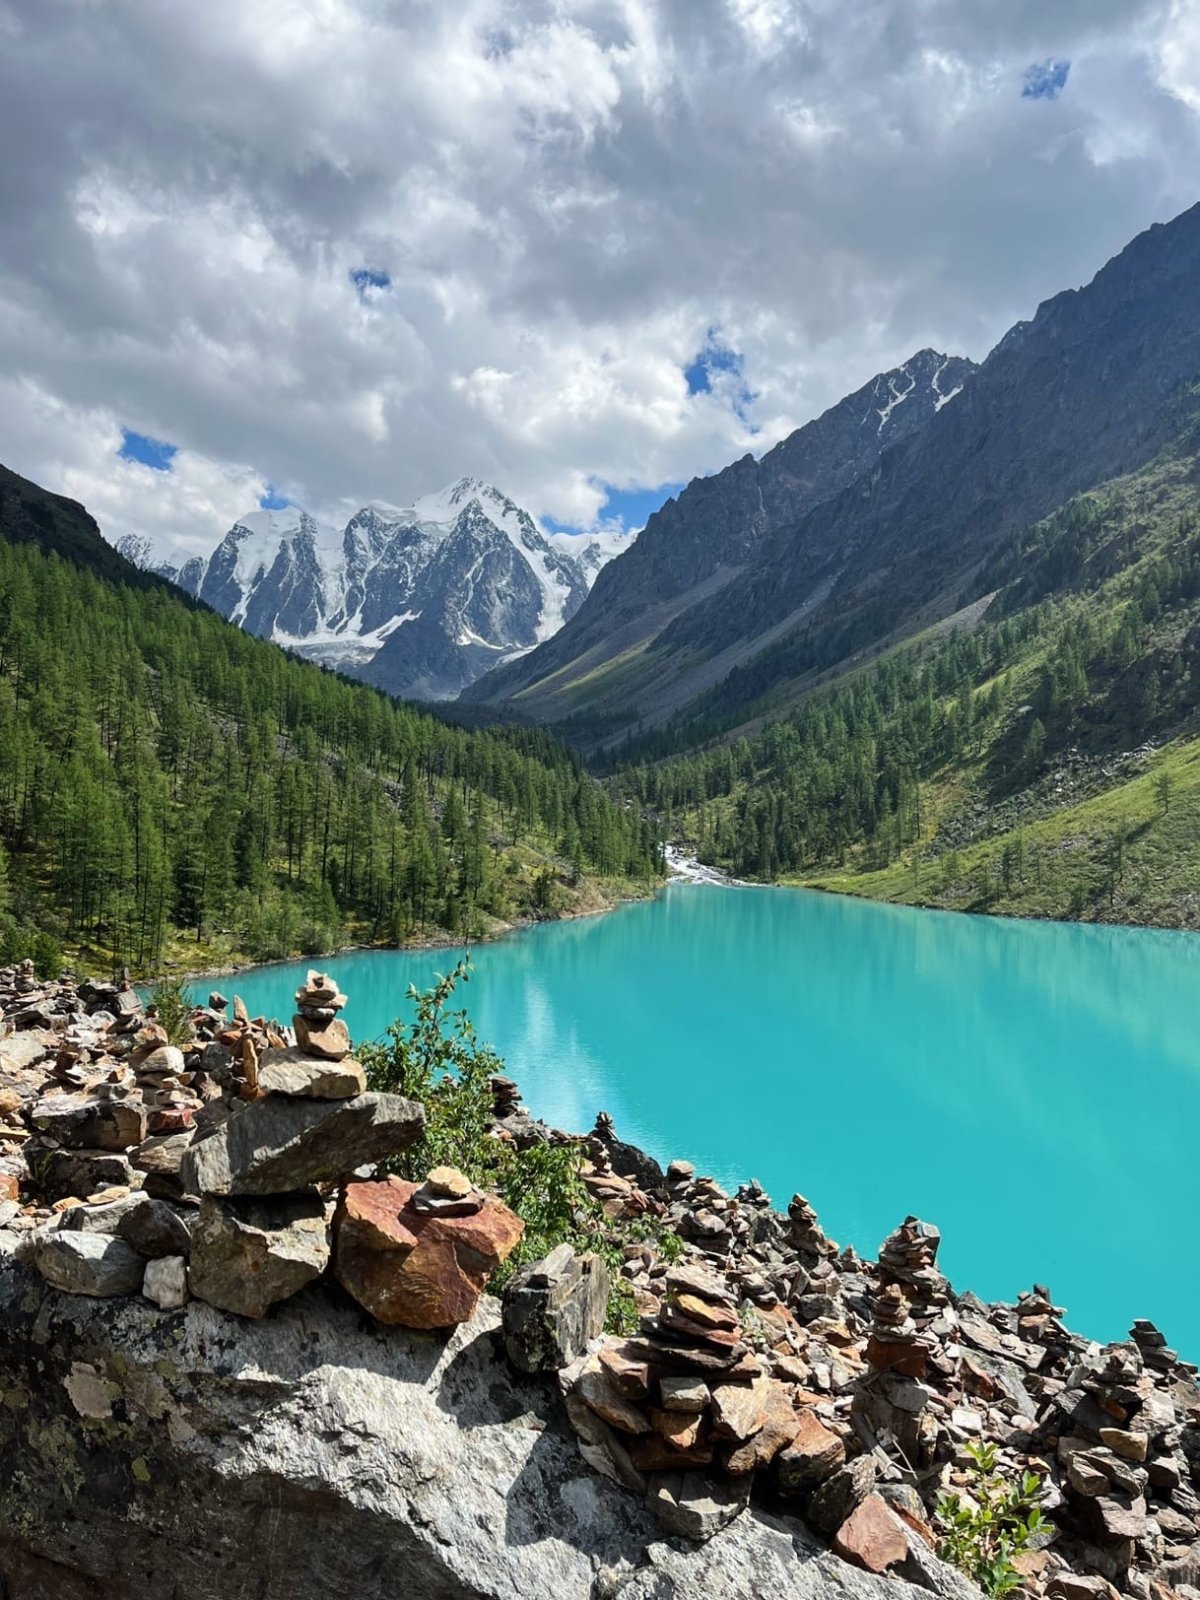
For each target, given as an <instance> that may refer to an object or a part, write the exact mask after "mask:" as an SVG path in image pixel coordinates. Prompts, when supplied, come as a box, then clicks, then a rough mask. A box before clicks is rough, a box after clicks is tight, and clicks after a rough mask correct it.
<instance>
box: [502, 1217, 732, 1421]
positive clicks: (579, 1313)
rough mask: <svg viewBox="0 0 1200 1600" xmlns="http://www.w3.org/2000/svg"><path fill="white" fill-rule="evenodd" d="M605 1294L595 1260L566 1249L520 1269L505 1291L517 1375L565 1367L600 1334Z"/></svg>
mask: <svg viewBox="0 0 1200 1600" xmlns="http://www.w3.org/2000/svg"><path fill="white" fill-rule="evenodd" d="M609 1288H610V1285H609V1277H608V1269H607V1267H606V1266H605V1265H604V1262H603V1261H602V1260H601V1259H600V1257H599V1256H597V1255H592V1254H587V1255H577V1254H576V1252H575V1251H574V1250H573V1249H572V1248H571V1246H570V1245H569V1244H561V1245H559V1246H558V1247H557V1249H555V1250H552V1251H551V1252H550V1254H549V1255H548V1256H546V1257H544V1259H543V1260H541V1261H535V1262H533V1263H532V1264H531V1265H529V1266H527V1267H522V1268H521V1270H520V1271H519V1272H518V1273H516V1275H515V1276H514V1277H513V1278H512V1280H511V1281H510V1283H509V1285H508V1287H507V1289H506V1290H505V1291H504V1345H505V1349H506V1350H507V1351H508V1358H509V1360H510V1361H511V1362H512V1363H513V1365H514V1366H516V1367H519V1368H520V1369H521V1371H522V1372H551V1371H557V1370H558V1369H560V1368H562V1367H567V1366H570V1364H571V1362H572V1361H574V1360H575V1359H576V1357H577V1356H579V1355H581V1354H582V1353H583V1350H584V1348H585V1347H586V1345H587V1343H588V1341H589V1340H590V1339H594V1338H596V1337H597V1335H598V1334H601V1333H603V1332H604V1321H605V1317H606V1315H607V1312H608V1296H609ZM706 1398H707V1394H706Z"/></svg>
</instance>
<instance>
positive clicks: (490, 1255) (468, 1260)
mask: <svg viewBox="0 0 1200 1600" xmlns="http://www.w3.org/2000/svg"><path fill="white" fill-rule="evenodd" d="M381 1098H387V1097H381ZM400 1104H401V1105H407V1104H408V1102H407V1101H401V1102H400ZM415 1109H416V1110H418V1111H419V1110H420V1107H416V1108H415ZM418 1187H419V1186H418V1185H417V1184H415V1183H405V1182H404V1181H403V1180H402V1179H400V1178H394V1177H393V1178H387V1179H384V1180H383V1181H382V1182H378V1183H351V1184H348V1185H347V1186H346V1188H345V1190H344V1191H343V1193H342V1198H341V1201H340V1202H339V1204H338V1209H337V1213H336V1215H335V1216H334V1222H333V1227H334V1272H335V1274H336V1275H337V1278H338V1281H339V1282H340V1283H341V1285H342V1287H343V1288H344V1289H346V1290H348V1292H349V1293H350V1294H352V1295H353V1296H354V1298H355V1299H356V1300H357V1301H358V1303H359V1304H360V1305H361V1306H363V1307H364V1309H365V1310H367V1311H369V1312H370V1313H371V1315H372V1316H373V1317H374V1318H375V1319H376V1320H377V1321H379V1322H385V1323H389V1324H394V1325H399V1326H402V1327H406V1328H448V1327H452V1326H454V1324H456V1323H459V1322H465V1321H466V1320H467V1319H468V1318H469V1317H470V1316H472V1315H473V1313H474V1311H475V1307H476V1305H477V1304H478V1301H479V1296H480V1294H481V1293H482V1292H483V1289H484V1286H485V1285H486V1283H487V1281H488V1279H489V1278H490V1277H491V1275H492V1273H493V1272H495V1270H496V1268H497V1267H498V1266H499V1265H500V1263H501V1262H502V1261H504V1260H505V1259H506V1257H507V1256H509V1255H510V1254H511V1253H512V1251H513V1250H514V1249H515V1247H516V1245H517V1242H518V1240H519V1239H520V1237H521V1235H522V1233H523V1232H524V1231H525V1224H524V1223H523V1222H522V1221H521V1219H520V1217H518V1216H517V1215H516V1213H515V1212H512V1211H510V1210H509V1209H508V1207H507V1206H506V1205H504V1204H503V1203H502V1202H501V1201H499V1200H497V1199H495V1198H494V1197H493V1196H492V1195H488V1196H486V1198H485V1199H484V1202H483V1205H482V1206H481V1207H480V1209H479V1210H478V1211H476V1212H473V1213H472V1214H471V1215H470V1216H465V1217H456V1216H445V1215H436V1214H430V1213H426V1212H420V1211H417V1210H416V1209H415V1208H414V1207H413V1206H412V1205H411V1204H410V1201H411V1199H412V1196H413V1194H414V1193H415V1192H416V1190H417V1188H418Z"/></svg>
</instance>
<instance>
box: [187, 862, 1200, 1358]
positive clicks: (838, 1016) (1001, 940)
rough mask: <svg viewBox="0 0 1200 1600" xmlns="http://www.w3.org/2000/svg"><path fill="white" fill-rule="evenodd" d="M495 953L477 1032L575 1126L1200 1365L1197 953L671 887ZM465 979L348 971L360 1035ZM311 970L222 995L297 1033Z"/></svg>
mask: <svg viewBox="0 0 1200 1600" xmlns="http://www.w3.org/2000/svg"><path fill="white" fill-rule="evenodd" d="M472 959H473V960H474V962H475V967H476V971H475V973H474V975H473V976H472V978H471V980H470V982H469V983H468V984H467V985H466V987H465V988H464V989H463V990H462V991H460V992H461V995H462V1002H463V1004H464V1005H465V1006H466V1008H467V1009H468V1010H469V1011H470V1013H471V1016H472V1017H473V1019H474V1020H475V1023H476V1026H477V1031H478V1033H479V1036H480V1038H481V1039H484V1040H486V1041H488V1042H489V1043H491V1044H493V1045H494V1046H495V1047H496V1048H497V1049H498V1050H499V1052H500V1053H501V1055H503V1056H504V1057H505V1060H506V1062H507V1066H508V1070H509V1072H510V1073H511V1075H512V1076H513V1077H515V1078H516V1079H517V1081H518V1082H519V1084H520V1085H521V1089H522V1092H523V1094H524V1097H525V1100H526V1103H527V1104H528V1105H529V1107H530V1109H531V1110H532V1111H533V1112H534V1113H535V1114H537V1115H539V1116H542V1117H544V1118H546V1120H547V1121H549V1122H551V1123H553V1124H555V1125H556V1126H559V1127H563V1128H568V1129H572V1130H579V1131H586V1130H588V1129H590V1128H591V1126H592V1124H593V1122H594V1121H595V1116H596V1112H597V1111H599V1110H606V1111H608V1112H610V1113H611V1114H612V1116H613V1118H614V1119H615V1121H616V1127H617V1132H618V1134H619V1135H620V1136H621V1137H622V1138H625V1139H628V1140H632V1141H633V1142H634V1143H636V1144H639V1145H642V1146H643V1147H644V1148H645V1149H647V1150H649V1151H651V1152H653V1154H655V1155H656V1156H658V1157H659V1158H660V1160H663V1161H664V1162H665V1161H666V1160H668V1159H669V1158H671V1157H673V1156H681V1157H686V1158H687V1159H689V1160H693V1161H695V1162H696V1163H697V1166H698V1167H699V1169H700V1170H701V1171H705V1172H709V1173H711V1174H713V1175H714V1176H716V1177H717V1178H718V1179H720V1180H721V1181H722V1182H723V1183H725V1184H726V1185H729V1186H732V1185H734V1184H736V1183H737V1182H738V1181H740V1180H743V1179H747V1178H750V1177H756V1178H758V1179H760V1180H761V1182H762V1183H763V1184H764V1185H765V1186H766V1188H767V1190H768V1191H769V1192H770V1194H771V1195H772V1196H773V1198H774V1200H775V1202H776V1204H777V1205H779V1206H780V1207H783V1206H785V1205H786V1203H787V1201H788V1199H789V1198H790V1197H791V1195H792V1194H793V1193H794V1192H795V1191H797V1190H799V1191H800V1192H801V1193H803V1194H805V1195H806V1196H807V1197H808V1199H809V1200H810V1201H811V1202H812V1204H813V1205H814V1206H815V1207H816V1208H817V1210H818V1212H819V1213H820V1216H821V1221H822V1224H823V1226H824V1227H825V1229H826V1231H827V1232H828V1233H829V1234H830V1235H831V1237H833V1238H835V1239H837V1240H838V1241H839V1242H840V1243H842V1244H849V1243H852V1244H854V1245H855V1246H856V1247H857V1248H858V1249H859V1250H860V1251H862V1252H863V1253H866V1254H870V1255H874V1254H875V1252H876V1251H877V1249H878V1246H879V1244H880V1242H881V1241H882V1239H883V1238H884V1236H885V1235H886V1234H887V1233H888V1232H889V1231H890V1230H891V1229H892V1228H893V1227H894V1226H895V1225H896V1224H897V1223H898V1222H899V1221H900V1220H901V1219H902V1218H903V1217H904V1215H905V1213H906V1212H909V1211H911V1212H915V1213H916V1214H918V1215H919V1216H922V1217H924V1218H925V1219H926V1220H928V1221H931V1222H935V1223H937V1224H938V1226H939V1227H940V1228H941V1230H942V1236H943V1245H942V1255H941V1264H942V1265H943V1267H944V1269H945V1270H946V1272H947V1273H948V1274H949V1276H950V1277H951V1278H952V1280H953V1281H954V1283H955V1285H956V1287H958V1288H960V1289H963V1288H970V1289H973V1290H975V1291H976V1293H978V1294H981V1295H983V1296H984V1297H986V1298H988V1299H1008V1300H1011V1299H1013V1298H1015V1296H1016V1294H1017V1292H1018V1291H1019V1290H1021V1289H1026V1288H1028V1287H1029V1286H1030V1284H1031V1283H1033V1282H1034V1281H1035V1280H1036V1281H1037V1282H1040V1283H1045V1284H1048V1285H1049V1287H1050V1289H1051V1292H1052V1293H1053V1294H1054V1296H1055V1299H1056V1301H1057V1303H1058V1304H1060V1305H1064V1306H1066V1307H1067V1310H1068V1321H1069V1323H1070V1325H1071V1326H1072V1327H1074V1328H1075V1329H1077V1330H1078V1331H1079V1332H1081V1333H1085V1334H1088V1335H1089V1336H1091V1337H1093V1338H1099V1339H1104V1340H1107V1339H1115V1338H1123V1337H1124V1336H1125V1335H1126V1333H1127V1331H1128V1328H1129V1324H1130V1322H1131V1320H1132V1319H1133V1318H1134V1317H1136V1316H1146V1317H1150V1318H1152V1319H1153V1320H1154V1321H1156V1322H1157V1323H1158V1324H1159V1326H1160V1327H1161V1328H1162V1329H1163V1331H1164V1332H1165V1333H1166V1334H1167V1336H1168V1339H1169V1340H1170V1342H1171V1343H1172V1344H1174V1345H1175V1346H1176V1347H1178V1348H1180V1349H1181V1351H1182V1353H1183V1354H1184V1355H1185V1356H1188V1357H1190V1358H1191V1359H1198V1358H1200V1231H1198V1224H1200V1161H1198V1159H1197V1143H1198V1139H1200V1026H1198V1022H1200V936H1196V935H1192V934H1183V933H1169V932H1159V931H1145V930H1140V929H1126V928H1100V927H1079V926H1074V925H1071V924H1059V923H1036V922H1013V921H1004V920H1001V919H995V918H987V917H967V916H956V915H954V914H952V913H942V912H932V911H915V910H909V909H907V908H900V907H892V906H879V905H872V904H869V903H866V902H862V901H855V900H850V899H841V898H838V897H834V896H825V895H820V894H814V893H808V892H806V891H803V890H785V889H753V888H734V887H723V888H722V887H712V886H708V885H673V886H671V887H669V888H668V889H667V890H666V891H665V892H664V893H663V894H662V895H661V896H660V897H659V898H658V899H657V900H654V901H652V902H648V903H643V904H635V905H630V906H626V907H623V908H622V909H620V910H618V911H615V912H613V913H611V914H609V915H606V916H600V917H592V918H587V919H584V920H580V921H574V922H561V923H553V924H546V925H543V926H540V927H536V928H533V929H531V930H529V931H526V932H522V933H519V934H515V935H513V936H512V937H510V938H506V939H504V940H501V941H499V942H497V943H493V944H484V945H480V946H478V947H477V948H476V949H475V950H474V951H473V952H472ZM454 960H455V952H454V951H450V950H437V951H371V952H362V953H357V954H350V955H343V956H338V957H336V958H334V959H331V960H330V961H329V962H328V963H327V964H328V966H329V967H330V969H331V970H332V971H333V972H334V973H335V974H336V976H337V978H338V979H339V981H340V983H341V985H342V987H343V989H344V990H345V991H346V992H347V993H348V995H349V996H350V1004H349V1006H348V1007H347V1010H346V1013H345V1015H346V1020H347V1022H348V1023H349V1026H350V1031H351V1034H352V1035H353V1036H354V1037H355V1038H356V1039H360V1038H364V1037H368V1036H374V1035H376V1034H378V1033H380V1032H382V1030H383V1028H384V1027H385V1026H386V1025H387V1023H388V1022H390V1021H391V1020H392V1019H393V1018H394V1017H395V1016H396V1015H397V1014H398V1013H401V1012H403V1011H405V1010H406V1005H405V999H404V996H405V992H406V989H407V987H408V985H409V984H410V983H416V984H418V985H419V986H425V985H427V984H428V983H429V982H430V981H431V980H432V978H433V975H434V973H435V972H438V971H446V970H448V968H449V967H450V966H452V965H453V962H454ZM309 965H311V963H308V962H303V963H297V964H295V965H294V966H275V967H263V968H258V969H256V970H254V971H251V972H246V973H241V974H239V975H238V976H237V978H236V979H233V978H231V979H229V980H223V981H222V984H221V986H222V987H223V988H225V989H226V991H227V992H231V991H236V992H237V993H239V994H241V995H242V996H243V998H244V999H245V1001H246V1003H247V1005H248V1006H249V1008H250V1013H251V1015H258V1014H259V1013H260V1012H267V1013H269V1014H273V1015H276V1016H279V1017H281V1018H283V1019H284V1020H287V1019H288V1018H289V1017H290V1014H291V1010H292V991H293V990H294V989H295V987H296V986H297V983H298V981H299V978H300V977H302V976H303V973H304V972H305V970H306V969H307V967H308V966H309ZM201 987H203V986H202V985H197V988H201Z"/></svg>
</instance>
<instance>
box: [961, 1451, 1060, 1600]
mask: <svg viewBox="0 0 1200 1600" xmlns="http://www.w3.org/2000/svg"><path fill="white" fill-rule="evenodd" d="M967 1454H968V1455H969V1456H970V1458H971V1465H970V1468H969V1479H968V1485H967V1492H966V1494H965V1495H962V1494H943V1495H939V1497H938V1502H937V1509H936V1516H937V1520H938V1522H939V1523H940V1524H941V1527H942V1529H943V1532H944V1537H943V1539H942V1543H941V1545H940V1546H939V1549H938V1554H939V1555H940V1556H941V1558H942V1560H943V1561H948V1562H949V1563H950V1564H951V1565H952V1566H955V1567H957V1568H958V1569H959V1571H960V1572H965V1573H966V1574H967V1576H968V1577H969V1578H973V1579H974V1580H975V1582H976V1583H977V1584H978V1585H979V1587H980V1588H981V1589H982V1590H983V1592H984V1594H987V1595H992V1596H995V1597H1001V1596H1004V1595H1007V1594H1009V1593H1010V1592H1011V1591H1012V1590H1013V1589H1016V1588H1018V1587H1019V1586H1020V1584H1021V1574H1020V1573H1019V1572H1018V1571H1017V1569H1016V1567H1015V1566H1014V1565H1013V1557H1014V1556H1018V1555H1020V1554H1021V1552H1022V1551H1023V1550H1028V1549H1029V1548H1030V1547H1031V1546H1032V1545H1033V1543H1034V1541H1035V1539H1036V1537H1037V1536H1038V1535H1039V1534H1041V1533H1042V1532H1043V1531H1044V1530H1045V1527H1046V1519H1045V1517H1044V1516H1043V1515H1042V1512H1041V1510H1040V1509H1039V1507H1038V1501H1039V1500H1040V1499H1041V1497H1042V1480H1041V1479H1040V1478H1039V1477H1038V1475H1037V1473H1036V1472H1026V1473H1023V1474H1022V1476H1021V1477H1020V1478H1019V1479H1017V1480H1015V1481H1011V1480H1009V1479H1006V1478H1005V1477H1004V1476H1003V1475H1002V1474H1001V1473H999V1472H997V1470H996V1446H995V1445H994V1444H969V1445H968V1446H967Z"/></svg>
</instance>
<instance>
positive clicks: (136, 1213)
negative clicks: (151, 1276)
mask: <svg viewBox="0 0 1200 1600" xmlns="http://www.w3.org/2000/svg"><path fill="white" fill-rule="evenodd" d="M59 1227H60V1228H61V1229H63V1230H64V1231H66V1232H68V1233H108V1234H112V1235H114V1237H116V1238H118V1239H124V1241H125V1243H126V1244H128V1245H132V1246H133V1248H134V1249H135V1250H136V1251H137V1253H138V1255H140V1256H147V1257H149V1258H150V1259H154V1258H156V1257H159V1256H186V1255H187V1253H188V1251H189V1250H190V1249H191V1235H190V1234H189V1232H188V1226H187V1223H186V1222H184V1220H183V1218H182V1217H180V1216H177V1215H176V1213H175V1212H174V1211H172V1210H171V1208H170V1206H169V1205H167V1203H166V1201H165V1200H155V1199H152V1198H151V1196H150V1195H148V1194H146V1193H145V1192H144V1191H143V1190H141V1189H135V1190H134V1191H133V1193H132V1194H128V1195H125V1196H124V1198H122V1199H120V1200H111V1201H109V1202H108V1203H107V1204H106V1205H94V1206H87V1205H85V1206H75V1207H73V1208H72V1209H71V1210H70V1211H67V1212H64V1213H63V1217H62V1221H61V1222H60V1223H59Z"/></svg>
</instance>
